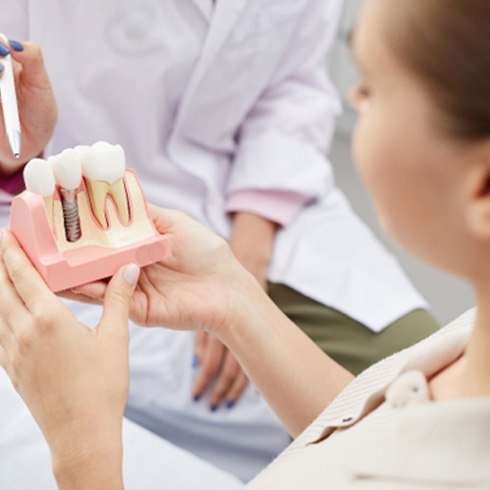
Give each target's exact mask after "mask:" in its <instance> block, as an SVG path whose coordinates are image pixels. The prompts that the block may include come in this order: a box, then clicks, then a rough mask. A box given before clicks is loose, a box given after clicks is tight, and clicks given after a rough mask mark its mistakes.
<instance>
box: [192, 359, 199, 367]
mask: <svg viewBox="0 0 490 490" xmlns="http://www.w3.org/2000/svg"><path fill="white" fill-rule="evenodd" d="M198 366H199V358H198V357H197V356H194V357H193V358H192V367H193V368H197V367H198Z"/></svg>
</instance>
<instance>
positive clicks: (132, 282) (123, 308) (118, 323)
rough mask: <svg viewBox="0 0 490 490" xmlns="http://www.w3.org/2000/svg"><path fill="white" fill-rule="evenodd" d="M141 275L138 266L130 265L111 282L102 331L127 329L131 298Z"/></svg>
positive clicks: (101, 323)
mask: <svg viewBox="0 0 490 490" xmlns="http://www.w3.org/2000/svg"><path fill="white" fill-rule="evenodd" d="M139 274H140V268H139V267H138V266H137V265H136V264H129V265H128V266H126V267H125V268H122V269H120V270H119V271H118V272H117V273H116V274H115V275H114V277H113V278H112V279H111V280H110V282H109V284H108V286H107V290H106V292H105V296H104V311H103V313H102V319H101V321H100V324H99V328H100V329H102V330H108V331H111V330H112V331H114V332H117V331H118V330H120V329H121V328H124V329H126V328H127V324H128V316H129V308H130V305H131V298H132V296H133V292H134V288H135V286H136V283H137V282H138V278H139Z"/></svg>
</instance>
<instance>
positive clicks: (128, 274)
mask: <svg viewBox="0 0 490 490" xmlns="http://www.w3.org/2000/svg"><path fill="white" fill-rule="evenodd" d="M139 276H140V268H139V267H138V266H137V265H136V264H129V265H128V266H127V267H126V269H124V272H123V279H124V280H125V281H126V282H127V283H128V284H131V286H134V285H135V284H136V283H137V282H138V278H139Z"/></svg>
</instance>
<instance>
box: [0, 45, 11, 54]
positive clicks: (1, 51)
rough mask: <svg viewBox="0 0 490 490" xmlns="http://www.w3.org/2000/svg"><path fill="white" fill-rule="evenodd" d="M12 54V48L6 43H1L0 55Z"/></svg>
mask: <svg viewBox="0 0 490 490" xmlns="http://www.w3.org/2000/svg"><path fill="white" fill-rule="evenodd" d="M9 54H10V49H9V48H7V46H5V44H2V43H0V56H7V55H9Z"/></svg>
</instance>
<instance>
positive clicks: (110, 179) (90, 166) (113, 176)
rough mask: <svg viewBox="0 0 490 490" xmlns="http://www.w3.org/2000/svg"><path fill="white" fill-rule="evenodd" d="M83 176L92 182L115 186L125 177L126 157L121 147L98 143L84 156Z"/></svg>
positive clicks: (103, 142) (102, 142) (84, 153)
mask: <svg viewBox="0 0 490 490" xmlns="http://www.w3.org/2000/svg"><path fill="white" fill-rule="evenodd" d="M81 159H82V171H83V175H84V176H85V177H86V178H87V179H90V180H99V181H104V182H107V183H108V184H111V185H112V184H114V182H116V181H117V180H119V179H122V178H123V177H124V173H125V171H126V157H125V154H124V150H123V148H122V146H121V145H111V144H109V143H106V142H105V141H98V142H97V143H95V144H94V145H92V147H90V148H89V149H88V150H86V151H85V152H83V154H82V157H81Z"/></svg>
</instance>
